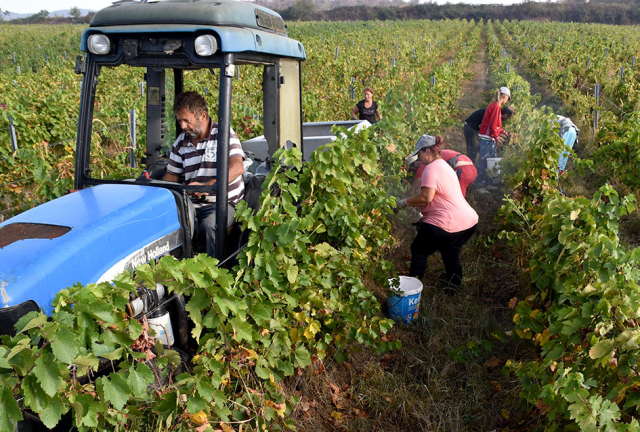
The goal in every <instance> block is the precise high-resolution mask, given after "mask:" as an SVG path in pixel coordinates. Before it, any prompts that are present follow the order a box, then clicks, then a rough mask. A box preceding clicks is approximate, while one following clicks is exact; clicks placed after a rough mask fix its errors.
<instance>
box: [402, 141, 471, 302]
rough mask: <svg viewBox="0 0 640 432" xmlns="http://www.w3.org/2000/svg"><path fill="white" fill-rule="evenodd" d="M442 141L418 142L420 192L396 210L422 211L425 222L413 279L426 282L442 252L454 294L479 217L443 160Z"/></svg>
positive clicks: (415, 247)
mask: <svg viewBox="0 0 640 432" xmlns="http://www.w3.org/2000/svg"><path fill="white" fill-rule="evenodd" d="M441 152H442V137H439V136H438V137H434V136H431V135H422V136H421V137H420V139H419V140H418V142H416V148H415V151H414V152H413V153H412V154H411V156H417V158H418V161H420V163H422V164H423V165H425V169H424V171H423V173H422V178H421V184H420V186H421V187H420V192H418V193H417V194H416V195H414V196H411V197H409V198H404V199H401V200H398V201H397V202H396V208H397V209H401V208H404V207H406V206H413V207H419V208H420V212H421V213H422V219H420V223H419V225H418V234H417V235H416V237H415V239H414V240H413V243H411V268H410V270H409V276H415V277H417V278H418V279H422V277H423V276H424V273H425V271H426V270H427V258H428V257H429V256H430V255H432V254H433V253H435V252H437V251H439V252H440V254H441V255H442V261H443V262H444V267H445V271H446V280H447V284H448V286H447V288H446V289H445V293H447V294H452V293H454V292H455V291H456V290H457V288H459V287H460V284H461V283H462V266H461V265H460V250H461V249H462V246H463V245H464V244H465V243H466V242H467V241H468V240H469V239H470V238H471V236H472V235H473V233H474V231H475V229H476V225H477V224H478V214H477V213H476V212H475V210H474V209H473V208H471V206H470V205H469V203H467V201H466V200H465V199H464V197H463V196H462V191H461V190H460V186H459V184H458V177H457V176H456V174H455V172H454V171H453V170H452V169H451V166H450V165H449V164H448V163H446V162H445V161H444V160H443V159H442V157H441Z"/></svg>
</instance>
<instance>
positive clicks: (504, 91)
mask: <svg viewBox="0 0 640 432" xmlns="http://www.w3.org/2000/svg"><path fill="white" fill-rule="evenodd" d="M500 93H502V94H506V95H507V96H509V99H511V90H509V89H508V88H507V87H500Z"/></svg>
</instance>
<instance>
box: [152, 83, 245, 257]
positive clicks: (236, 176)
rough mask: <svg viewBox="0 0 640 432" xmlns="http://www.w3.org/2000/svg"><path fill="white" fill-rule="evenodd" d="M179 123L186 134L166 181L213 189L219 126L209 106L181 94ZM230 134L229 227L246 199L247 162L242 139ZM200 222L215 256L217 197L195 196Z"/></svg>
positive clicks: (194, 95) (200, 233)
mask: <svg viewBox="0 0 640 432" xmlns="http://www.w3.org/2000/svg"><path fill="white" fill-rule="evenodd" d="M173 111H174V113H175V115H176V120H177V121H178V123H179V124H180V128H181V129H182V133H181V134H180V136H179V137H178V139H177V140H176V141H175V142H174V143H173V146H172V147H171V153H170V155H169V164H168V165H167V172H166V174H165V175H164V177H163V180H167V181H172V182H176V183H177V182H179V181H180V177H181V176H184V181H185V184H187V185H191V186H195V185H205V184H206V185H212V184H214V183H215V182H216V181H217V176H216V170H217V162H218V161H217V155H216V154H217V152H218V123H216V122H214V121H213V120H212V119H211V118H210V117H209V113H208V108H207V102H206V101H205V100H204V98H203V97H202V96H201V95H199V94H198V93H196V92H184V93H180V94H179V95H178V96H177V97H176V100H175V103H174V105H173ZM229 129H230V133H229V179H228V181H229V200H228V202H227V203H226V205H227V227H229V226H231V225H232V224H233V221H234V217H235V213H236V210H235V206H236V204H238V202H240V200H241V199H242V197H243V196H244V179H243V177H242V173H243V172H244V167H243V161H244V157H245V154H244V152H243V151H242V146H241V145H240V140H239V139H238V135H236V133H235V132H234V131H233V129H231V128H229ZM192 202H193V204H194V206H195V208H196V216H197V219H198V238H199V239H200V241H202V242H203V243H204V244H205V247H206V252H207V255H209V256H214V254H215V250H216V247H215V241H216V206H217V205H218V203H216V194H215V193H212V194H209V193H199V192H194V193H193V194H192Z"/></svg>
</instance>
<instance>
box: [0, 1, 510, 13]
mask: <svg viewBox="0 0 640 432" xmlns="http://www.w3.org/2000/svg"><path fill="white" fill-rule="evenodd" d="M113 1H115V0H20V1H18V0H11V1H8V0H0V9H2V10H3V11H4V10H8V11H10V12H15V13H19V14H24V13H36V12H39V11H41V10H43V9H44V10H47V11H49V12H53V11H57V10H65V9H71V8H72V7H74V6H78V7H79V8H80V9H90V10H100V9H102V8H104V7H107V6H110V5H111V3H112V2H113ZM462 2H464V3H470V4H490V3H494V4H495V3H499V4H513V3H519V2H520V1H519V0H503V1H499V0H450V1H449V3H462ZM436 3H446V1H445V0H438V1H436Z"/></svg>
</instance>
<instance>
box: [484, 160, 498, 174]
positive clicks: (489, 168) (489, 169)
mask: <svg viewBox="0 0 640 432" xmlns="http://www.w3.org/2000/svg"><path fill="white" fill-rule="evenodd" d="M501 160H502V158H487V173H488V174H489V175H491V174H492V170H493V169H494V168H495V171H494V173H495V175H500V161H501Z"/></svg>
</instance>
